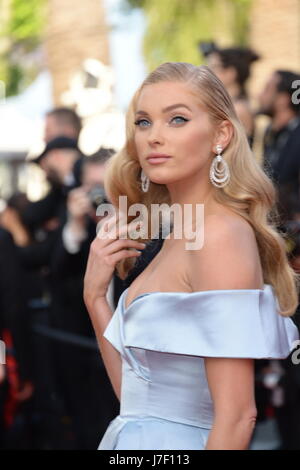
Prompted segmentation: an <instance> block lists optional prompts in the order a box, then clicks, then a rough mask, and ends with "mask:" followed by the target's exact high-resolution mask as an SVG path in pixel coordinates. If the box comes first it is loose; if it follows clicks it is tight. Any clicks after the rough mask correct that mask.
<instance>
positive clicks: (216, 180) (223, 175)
mask: <svg viewBox="0 0 300 470" xmlns="http://www.w3.org/2000/svg"><path fill="white" fill-rule="evenodd" d="M222 150H223V149H222V146H221V145H219V144H218V145H217V146H216V152H217V154H218V155H217V156H216V157H215V158H214V159H213V161H212V164H211V167H210V172H209V177H210V181H211V182H212V184H213V185H214V186H216V187H217V188H222V187H223V186H226V185H227V184H228V183H229V180H230V172H229V167H228V165H227V162H226V161H225V160H224V158H223V157H222V155H221V153H222ZM218 165H220V168H219V166H218Z"/></svg>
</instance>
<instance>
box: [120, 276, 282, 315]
mask: <svg viewBox="0 0 300 470" xmlns="http://www.w3.org/2000/svg"><path fill="white" fill-rule="evenodd" d="M269 288H273V286H272V285H271V284H266V283H264V286H263V288H261V289H259V288H257V289H210V290H200V291H194V292H176V291H153V292H144V293H142V294H139V295H138V296H137V297H135V298H134V299H133V300H132V301H131V302H130V304H129V305H128V306H127V307H126V300H127V294H128V289H129V287H127V288H126V289H125V290H124V291H123V293H122V297H123V308H124V310H125V312H126V311H127V310H129V309H130V307H131V306H132V305H133V304H134V303H135V302H136V301H137V300H139V299H141V298H142V297H145V296H149V295H158V294H160V295H163V294H167V295H188V296H189V295H197V294H200V295H201V294H207V293H221V292H222V293H224V292H239V293H240V292H247V293H250V292H253V293H254V292H264V291H265V290H266V289H269Z"/></svg>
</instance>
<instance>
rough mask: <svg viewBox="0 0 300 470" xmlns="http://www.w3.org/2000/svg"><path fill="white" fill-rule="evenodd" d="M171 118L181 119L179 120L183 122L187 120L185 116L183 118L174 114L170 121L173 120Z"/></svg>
mask: <svg viewBox="0 0 300 470" xmlns="http://www.w3.org/2000/svg"><path fill="white" fill-rule="evenodd" d="M173 119H181V120H182V121H184V122H187V121H188V119H186V118H184V117H182V116H174V117H173V118H172V121H173Z"/></svg>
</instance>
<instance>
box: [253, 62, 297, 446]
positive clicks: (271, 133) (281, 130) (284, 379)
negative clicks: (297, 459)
mask: <svg viewBox="0 0 300 470" xmlns="http://www.w3.org/2000/svg"><path fill="white" fill-rule="evenodd" d="M298 80H300V75H299V74H298V73H294V72H291V71H288V70H277V71H275V72H274V73H273V74H272V75H271V76H270V77H269V79H268V80H267V82H266V84H265V86H264V88H263V90H262V92H261V94H260V96H259V105H260V109H259V110H258V114H265V115H267V116H269V117H270V118H271V121H270V124H269V126H268V128H267V129H266V132H265V136H264V162H263V163H264V169H265V171H266V172H267V174H268V175H269V176H270V177H271V178H272V179H273V181H274V183H275V185H276V187H277V190H278V192H277V207H278V212H279V216H280V220H279V221H278V228H279V229H280V230H281V231H282V233H284V234H285V239H286V248H287V251H288V254H289V259H290V264H291V266H292V267H293V269H294V270H295V271H296V272H297V273H300V105H299V104H297V103H296V102H294V100H293V99H292V97H293V93H294V92H295V88H293V84H294V82H295V81H298ZM299 314H300V308H299V306H298V309H297V312H296V314H295V316H294V318H293V319H294V321H295V322H296V323H297V325H298V327H299V326H300V321H299ZM275 366H276V367H277V368H278V364H275ZM281 366H282V367H283V370H282V373H280V374H278V373H275V374H274V373H272V371H271V375H270V376H271V377H272V376H275V377H276V376H277V378H276V379H275V380H274V379H273V382H274V383H273V384H272V385H270V386H269V389H270V391H271V392H272V395H273V401H274V403H273V408H274V411H275V416H276V419H277V424H278V429H279V432H280V437H281V441H282V444H281V448H282V449H289V450H291V449H299V448H300V424H299V423H300V370H299V367H300V366H299V365H295V364H293V362H292V360H291V357H289V358H287V359H285V360H284V361H282V362H281ZM273 369H274V364H273Z"/></svg>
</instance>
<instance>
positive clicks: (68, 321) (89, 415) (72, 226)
mask: <svg viewBox="0 0 300 470" xmlns="http://www.w3.org/2000/svg"><path fill="white" fill-rule="evenodd" d="M112 153H113V151H112V150H111V149H100V151H99V152H97V154H95V155H93V156H90V157H85V159H84V162H83V165H82V171H81V178H82V184H81V186H80V187H77V188H75V189H72V190H71V191H70V192H69V193H68V196H67V217H66V223H65V224H64V226H63V227H62V230H61V234H60V237H59V239H58V242H57V244H56V246H55V250H54V251H53V253H52V257H51V260H52V261H51V272H52V277H53V283H52V285H53V305H52V311H53V316H52V320H53V326H55V328H56V329H59V330H60V332H64V333H65V334H66V336H70V335H72V337H73V339H74V341H73V343H71V342H69V341H68V340H67V341H65V342H59V341H57V342H56V344H55V349H54V355H55V365H56V373H57V382H58V385H59V387H60V390H61V395H62V396H63V399H64V402H65V407H66V412H67V415H68V416H69V418H70V420H71V428H72V432H73V435H74V443H73V445H74V448H75V449H93V448H95V447H97V445H98V443H99V433H100V434H101V432H103V433H104V431H105V428H106V427H107V425H108V423H109V421H110V420H111V419H112V418H113V417H114V415H115V414H116V413H117V412H118V402H117V400H116V398H115V396H114V393H113V391H112V388H111V385H110V382H109V379H108V377H107V374H106V371H105V368H104V366H103V363H102V360H101V356H100V355H99V352H98V349H97V346H96V339H95V335H94V331H93V328H92V325H91V322H90V319H89V315H88V312H87V310H86V307H85V304H84V301H83V277H84V272H85V269H86V263H87V259H88V253H89V248H90V243H91V241H92V240H93V239H94V238H95V234H96V226H97V222H98V221H99V217H96V208H97V207H98V205H99V204H101V203H102V202H106V197H105V193H104V187H103V182H104V173H105V168H106V163H107V161H108V159H109V157H110V156H111V155H112ZM123 289H124V288H123V286H122V281H121V280H120V279H118V278H117V277H116V276H115V278H114V279H113V282H112V284H111V289H110V293H109V301H110V302H111V304H112V305H114V304H115V302H114V296H116V297H117V298H118V297H119V296H120V294H121V292H122V290H123ZM87 342H90V343H92V342H93V344H94V345H95V348H94V349H92V348H89V347H86V346H85V344H84V343H87Z"/></svg>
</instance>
